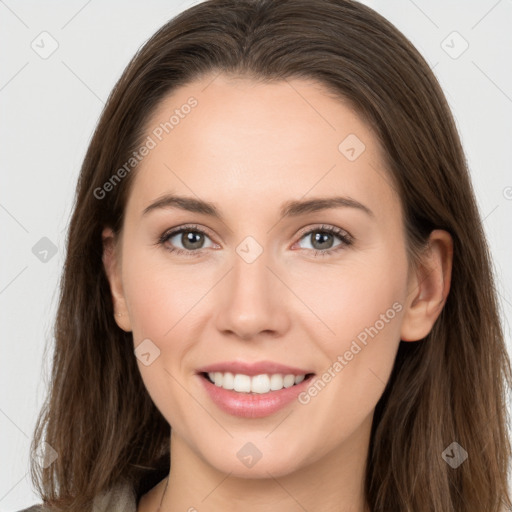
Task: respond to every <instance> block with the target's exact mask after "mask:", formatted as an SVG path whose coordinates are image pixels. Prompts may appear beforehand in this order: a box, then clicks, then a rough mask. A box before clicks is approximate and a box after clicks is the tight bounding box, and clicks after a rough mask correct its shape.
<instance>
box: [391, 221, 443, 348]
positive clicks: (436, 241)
mask: <svg viewBox="0 0 512 512" xmlns="http://www.w3.org/2000/svg"><path fill="white" fill-rule="evenodd" d="M452 261H453V240H452V237H451V236H450V234H449V233H448V232H447V231H444V230H441V229H435V230H433V231H432V233H430V237H429V241H428V247H427V250H426V251H425V254H424V255H423V257H422V261H421V264H420V266H419V268H417V269H416V272H414V274H413V275H412V276H411V278H410V279H409V287H408V288H409V293H408V295H407V297H408V300H407V301H406V308H405V313H404V316H403V319H402V330H401V334H400V338H401V340H402V341H418V340H421V339H423V338H424V337H425V336H427V334H428V333H429V332H430V331H431V330H432V327H433V325H434V322H435V321H436V319H437V317H438V316H439V315H440V313H441V311H442V309H443V307H444V305H445V303H446V298H447V297H448V293H449V291H450V281H451V275H452Z"/></svg>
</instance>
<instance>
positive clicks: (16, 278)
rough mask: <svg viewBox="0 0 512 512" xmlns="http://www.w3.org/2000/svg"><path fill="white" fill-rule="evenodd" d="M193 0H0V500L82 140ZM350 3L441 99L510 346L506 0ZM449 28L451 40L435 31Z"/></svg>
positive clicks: (17, 461)
mask: <svg viewBox="0 0 512 512" xmlns="http://www.w3.org/2000/svg"><path fill="white" fill-rule="evenodd" d="M195 3H197V2H192V1H187V2H178V1H176V0H175V1H170V0H146V1H144V2H142V1H139V2H135V1H133V0H132V1H121V0H108V1H103V2H99V1H98V0H89V1H87V0H72V1H68V2H55V1H46V2H36V1H24V2H16V1H15V0H0V44H1V47H2V53H1V54H0V109H1V124H0V141H1V151H0V169H1V188H0V236H1V244H2V245H1V247H2V250H1V258H2V260H1V265H0V315H1V319H0V329H1V343H2V357H1V359H0V376H1V377H0V378H1V386H2V387H1V389H2V393H1V397H0V434H1V435H0V450H1V452H0V461H1V463H0V511H14V510H19V509H21V508H23V507H28V506H29V505H32V504H34V503H36V502H39V499H38V496H36V495H35V493H34V492H33V491H32V488H31V482H30V479H29V477H28V464H29V444H30V439H31V436H32V433H33V429H34V426H35V419H36V415H37V413H38V411H39V409H40V407H41V404H42V401H43V397H44V395H45V393H46V386H47V381H46V377H45V373H46V372H47V371H49V365H48V361H49V360H50V356H51V352H52V348H51V345H50V349H49V352H50V353H49V354H46V356H45V354H44V353H43V351H44V348H45V346H46V344H47V343H48V342H49V341H51V327H52V322H53V318H54V314H55V309H56V302H57V296H58V295H57V284H58V278H59V275H60V272H61V268H62V265H63V261H64V241H65V232H66V228H67V223H68V221H69V216H70V210H71V201H72V198H73V194H74V188H75V184H76V179H77V175H78V170H79V168H80V165H81V161H82V159H83V157H84V154H85V151H86V147H87V145H88V143H89V140H90V137H91V135H92V132H93V129H94V127H95V125H96V122H97V120H98V118H99V114H100V112H101V109H102V107H103V104H104V102H105V100H106V98H107V96H108V94H109V93H110V90H111V89H112V87H113V86H114V84H115V82H116V81H117V79H118V78H119V76H120V74H121V73H122V71H123V69H124V67H125V66H126V64H127V63H128V61H129V59H130V58H131V57H132V56H133V55H134V53H135V52H136V50H137V49H138V48H139V47H140V46H141V45H142V44H143V43H144V42H145V41H146V40H147V39H148V38H149V37H150V36H151V35H152V34H153V33H154V32H155V31H156V30H157V29H158V28H159V27H160V26H161V25H163V24H164V23H165V22H166V21H167V20H169V19H170V18H171V17H173V16H174V15H175V14H177V13H178V12H181V11H182V10H184V9H185V8H187V7H189V6H191V5H193V4H195ZM363 3H365V4H367V5H369V6H370V7H373V8H374V9H375V10H377V11H378V12H380V13H381V14H383V15H384V16H385V17H386V18H387V19H389V20H390V21H391V22H392V23H393V24H395V25H396V26H397V27H398V28H399V29H400V30H401V31H402V32H403V33H404V34H405V35H406V36H407V37H408V38H409V39H410V40H411V41H412V43H413V44H414V45H415V46H416V47H417V48H418V50H419V51H420V52H421V53H422V55H423V56H424V57H425V58H426V60H427V62H428V63H429V64H430V66H431V67H432V68H433V70H434V73H435V74H436V76H437V77H438V79H439V81H440V83H441V86H442V87H443V89H444V91H445V94H446V96H447V98H448V101H449V103H450V106H451V108H452V110H453V113H454V115H455V118H456V122H457V126H458V129H459V133H460V135H461V137H462V142H463V145H464V148H465V151H466V155H467V158H468V161H469V164H470V169H471V174H472V179H473V184H474V187H475V192H476V195H477V199H478V204H479V207H480V211H481V215H482V217H483V218H485V222H484V226H485V229H486V232H487V235H488V239H489V243H490V246H491V250H492V254H493V255H494V263H495V267H496V274H497V276H498V286H499V294H500V300H501V305H502V310H503V318H504V326H505V332H506V336H507V344H508V347H510V345H511V329H510V323H509V319H510V317H511V312H512V268H511V266H510V264H509V263H510V259H511V258H510V256H511V255H512V250H511V249H512V242H511V237H510V234H511V228H510V219H511V217H512V188H511V187H512V171H511V156H512V155H511V145H512V140H511V136H512V58H511V54H512V30H511V26H512V1H511V0H500V1H497V0H473V1H463V0H458V1H449V2H448V1H445V0H435V1H427V0H414V1H413V0H385V1H384V0H379V1H377V0H376V1H370V0H367V1H365V2H363ZM43 31H47V32H48V33H49V34H51V36H52V37H53V38H54V39H55V40H56V41H57V42H58V48H57V50H56V51H55V52H54V53H53V54H52V55H51V56H50V57H48V58H47V59H42V58H41V57H40V56H39V55H38V54H37V53H36V52H35V51H34V50H33V49H32V48H31V44H32V42H33V41H34V40H35V41H36V43H37V41H40V39H38V36H39V34H41V32H43ZM453 31H456V32H458V33H459V34H460V36H461V37H462V38H463V39H462V38H461V37H459V36H457V35H455V36H453V35H451V36H450V37H449V38H448V39H446V38H447V36H449V35H450V34H452V32H453ZM464 40H465V41H467V43H468V44H469V47H468V48H467V50H466V51H465V52H464V53H462V54H461V55H460V56H459V57H458V58H452V56H450V55H449V54H448V53H447V51H448V52H451V53H452V55H455V54H457V53H459V52H460V50H462V49H463V47H464V46H463V45H464V44H465V43H464ZM443 41H445V42H444V43H443ZM40 44H41V43H40ZM45 47H46V48H48V47H49V46H48V45H46V46H45ZM450 47H451V49H450ZM445 50H447V51H445ZM43 237H47V238H48V239H49V240H51V242H52V243H53V244H55V246H56V249H57V253H56V254H55V256H54V257H49V258H48V261H46V262H42V261H40V259H38V258H37V257H36V256H35V255H34V254H33V252H32V248H33V247H34V245H35V244H36V243H37V242H38V241H39V240H40V239H41V238H43ZM50 254H51V253H50ZM45 361H47V362H46V363H45ZM433 456H437V454H433Z"/></svg>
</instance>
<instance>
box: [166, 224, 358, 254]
mask: <svg viewBox="0 0 512 512" xmlns="http://www.w3.org/2000/svg"><path fill="white" fill-rule="evenodd" d="M184 231H190V232H193V233H201V234H203V235H206V236H208V233H207V232H206V231H204V230H203V229H201V228H200V227H199V226H197V225H195V224H187V225H185V226H180V227H179V228H176V229H172V230H171V231H166V232H165V233H163V234H162V236H160V238H159V239H158V241H157V243H156V245H161V246H163V247H164V248H165V249H166V250H167V251H169V252H171V253H174V254H177V255H180V256H181V255H184V256H187V257H195V256H201V254H202V251H203V250H205V249H198V250H186V249H179V248H176V247H169V246H167V245H166V242H167V241H168V240H169V239H170V238H172V237H173V236H175V235H178V234H180V233H183V232H184ZM316 232H318V233H330V234H332V235H336V236H337V237H338V238H339V239H340V240H341V242H342V243H341V244H339V245H337V246H336V247H335V248H333V249H327V250H324V251H319V250H317V249H309V250H312V251H313V257H315V258H316V257H318V256H329V255H330V254H333V253H335V252H337V251H339V250H341V249H343V248H344V247H348V246H350V245H352V243H353V238H352V237H351V236H350V235H349V234H348V233H347V232H346V231H344V230H342V229H340V228H337V227H335V226H326V225H322V226H320V227H315V228H312V229H309V230H308V231H304V232H302V233H301V234H300V236H299V240H302V238H304V237H305V236H307V235H311V234H312V233H316Z"/></svg>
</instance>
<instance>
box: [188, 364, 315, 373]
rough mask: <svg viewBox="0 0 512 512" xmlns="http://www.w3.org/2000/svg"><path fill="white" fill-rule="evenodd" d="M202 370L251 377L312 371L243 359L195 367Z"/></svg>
mask: <svg viewBox="0 0 512 512" xmlns="http://www.w3.org/2000/svg"><path fill="white" fill-rule="evenodd" d="M203 372H205V373H211V372H221V373H225V372H231V373H233V374H237V373H241V374H243V375H249V376H251V377H252V376H254V375H260V374H263V373H268V374H274V373H281V374H283V375H290V374H291V375H307V374H308V373H313V372H311V371H309V370H303V369H301V368H297V367H294V366H288V365H284V364H280V363H276V362H274V361H257V362H255V363H248V362H245V361H223V362H220V363H213V364H210V365H208V366H203V367H202V368H198V369H197V373H203Z"/></svg>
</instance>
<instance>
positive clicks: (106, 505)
mask: <svg viewBox="0 0 512 512" xmlns="http://www.w3.org/2000/svg"><path fill="white" fill-rule="evenodd" d="M92 509H93V510H94V511H95V512H136V510H137V497H136V494H135V490H134V489H133V487H132V486H131V485H129V484H126V483H125V484H118V485H115V486H114V487H112V488H110V489H109V490H108V491H106V492H103V493H101V494H99V495H98V496H96V498H95V499H94V503H93V507H92ZM16 512H51V509H49V508H48V507H47V506H45V505H44V504H42V503H39V504H36V505H32V506H31V507H28V508H24V509H22V510H18V511H16Z"/></svg>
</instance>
